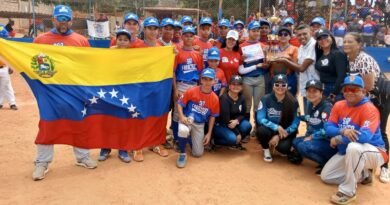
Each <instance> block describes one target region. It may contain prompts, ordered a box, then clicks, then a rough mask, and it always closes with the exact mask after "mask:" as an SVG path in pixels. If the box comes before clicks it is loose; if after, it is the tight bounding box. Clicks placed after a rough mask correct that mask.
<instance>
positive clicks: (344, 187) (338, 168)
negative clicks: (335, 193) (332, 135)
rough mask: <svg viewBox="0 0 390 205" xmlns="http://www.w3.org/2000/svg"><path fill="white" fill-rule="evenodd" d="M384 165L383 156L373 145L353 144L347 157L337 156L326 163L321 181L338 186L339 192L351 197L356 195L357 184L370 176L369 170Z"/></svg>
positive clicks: (348, 150)
mask: <svg viewBox="0 0 390 205" xmlns="http://www.w3.org/2000/svg"><path fill="white" fill-rule="evenodd" d="M383 163H384V159H383V156H382V154H381V153H380V152H379V150H378V148H377V147H374V146H373V145H371V144H367V143H365V144H360V143H357V142H351V143H349V144H348V147H347V152H346V154H345V155H340V154H335V155H334V156H333V157H332V158H330V159H329V161H328V162H327V163H326V165H325V166H324V168H323V169H322V172H321V179H322V181H324V182H325V183H328V184H338V185H339V191H340V192H342V193H343V194H346V195H348V196H350V197H352V196H354V195H355V194H356V188H357V183H359V182H361V181H362V180H363V179H364V178H366V177H367V176H368V174H369V173H368V172H369V171H368V170H369V169H373V170H375V169H376V168H379V167H380V166H381V165H382V164H383Z"/></svg>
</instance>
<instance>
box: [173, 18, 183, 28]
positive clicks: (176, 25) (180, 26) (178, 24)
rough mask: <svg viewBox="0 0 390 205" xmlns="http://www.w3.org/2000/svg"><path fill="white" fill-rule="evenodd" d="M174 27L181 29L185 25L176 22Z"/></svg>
mask: <svg viewBox="0 0 390 205" xmlns="http://www.w3.org/2000/svg"><path fill="white" fill-rule="evenodd" d="M173 27H179V28H183V25H181V23H180V21H176V20H175V21H174V22H173Z"/></svg>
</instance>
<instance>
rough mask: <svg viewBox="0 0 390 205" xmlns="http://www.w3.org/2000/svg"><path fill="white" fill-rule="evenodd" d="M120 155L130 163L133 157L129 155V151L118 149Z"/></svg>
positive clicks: (123, 160) (122, 159) (121, 158)
mask: <svg viewBox="0 0 390 205" xmlns="http://www.w3.org/2000/svg"><path fill="white" fill-rule="evenodd" d="M118 157H119V159H120V160H121V161H122V162H125V163H129V162H131V158H130V156H129V153H127V151H126V150H119V151H118Z"/></svg>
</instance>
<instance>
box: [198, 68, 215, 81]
mask: <svg viewBox="0 0 390 205" xmlns="http://www.w3.org/2000/svg"><path fill="white" fill-rule="evenodd" d="M201 76H202V78H203V77H206V78H211V79H215V71H214V69H212V68H205V69H203V71H202V74H201Z"/></svg>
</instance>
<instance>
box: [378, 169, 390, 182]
mask: <svg viewBox="0 0 390 205" xmlns="http://www.w3.org/2000/svg"><path fill="white" fill-rule="evenodd" d="M379 181H381V182H382V183H385V184H386V183H389V182H390V176H389V170H388V169H387V168H386V167H382V168H381V174H380V175H379Z"/></svg>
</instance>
